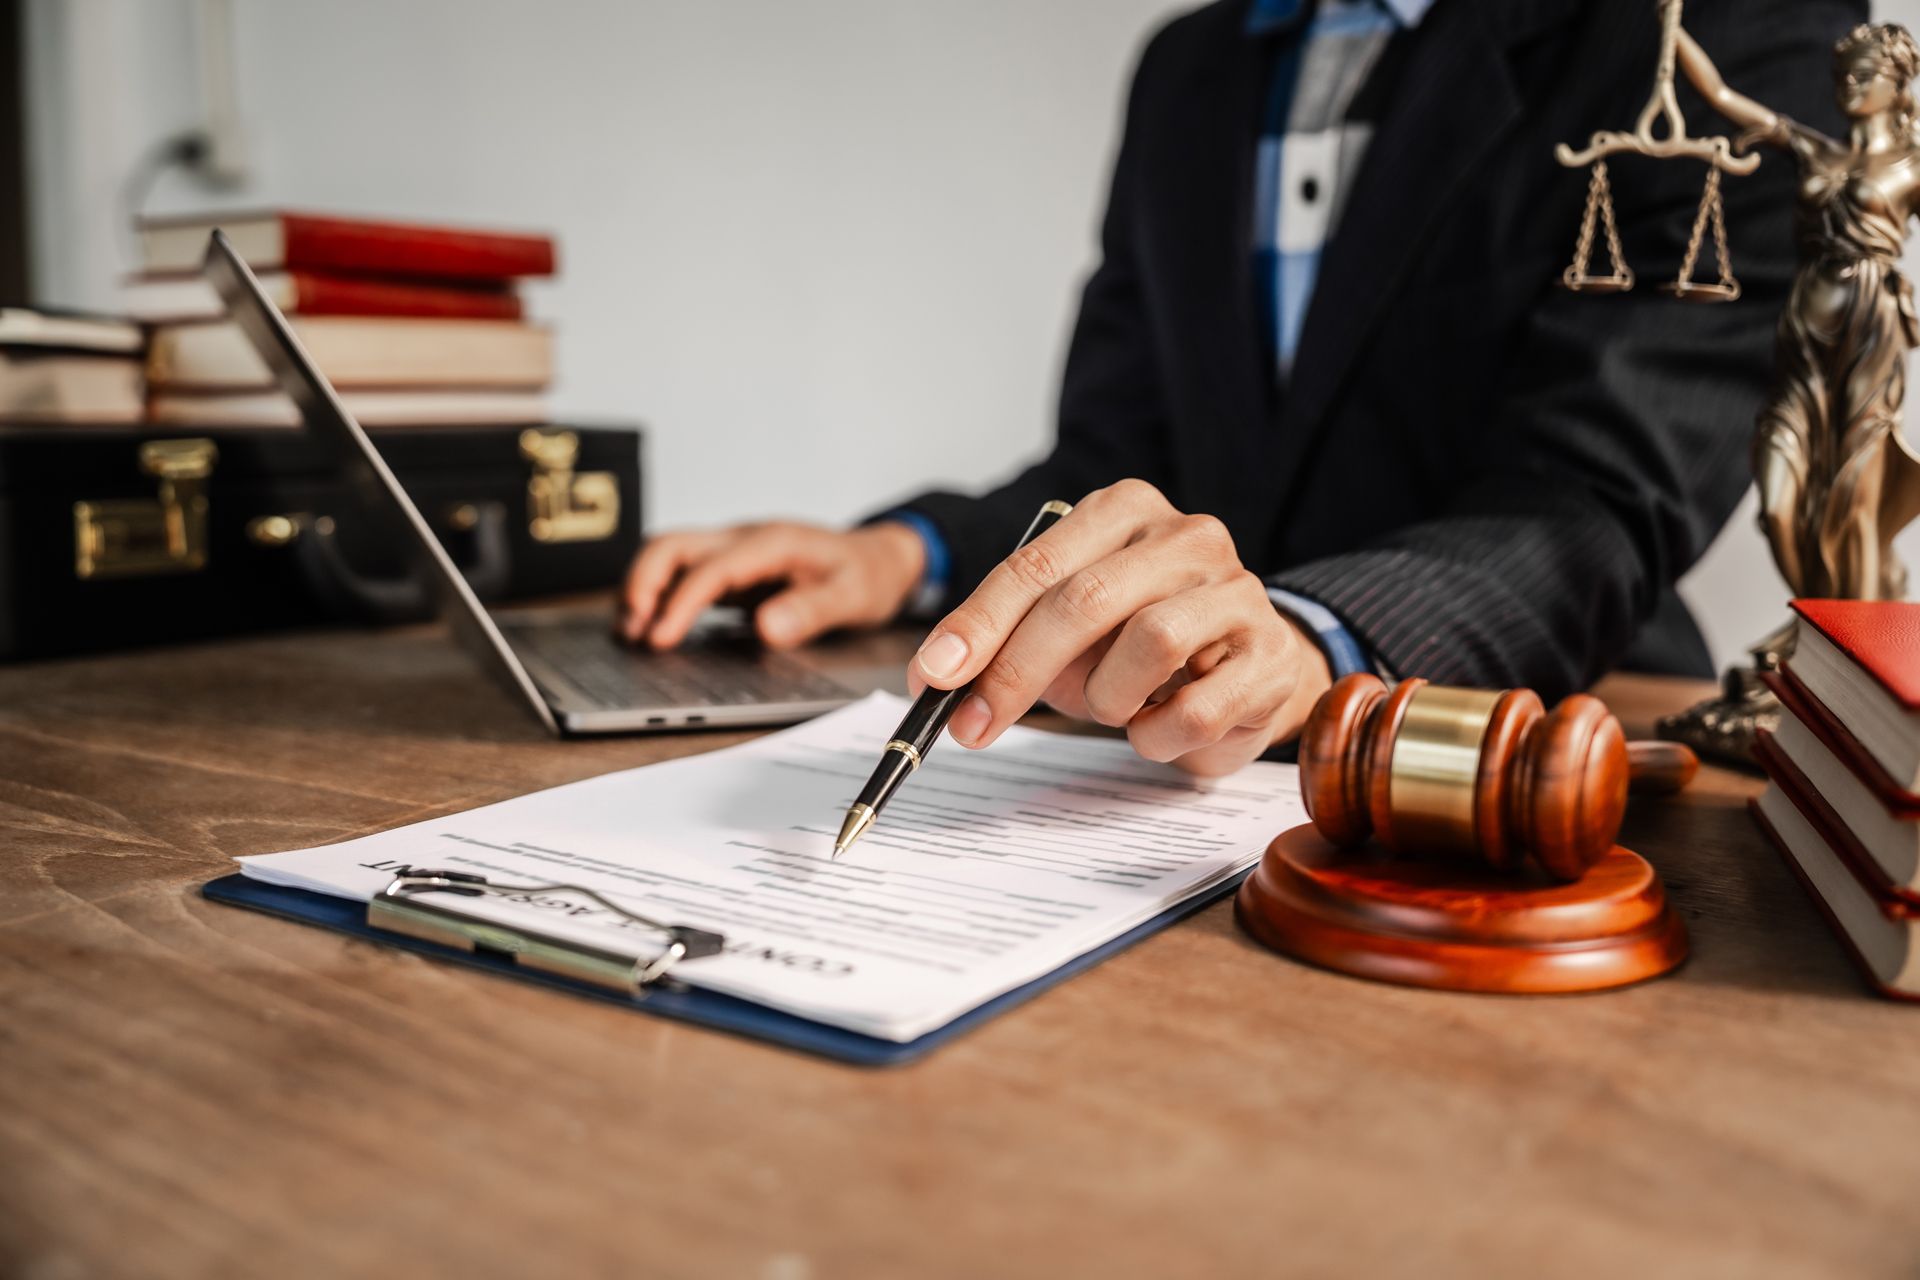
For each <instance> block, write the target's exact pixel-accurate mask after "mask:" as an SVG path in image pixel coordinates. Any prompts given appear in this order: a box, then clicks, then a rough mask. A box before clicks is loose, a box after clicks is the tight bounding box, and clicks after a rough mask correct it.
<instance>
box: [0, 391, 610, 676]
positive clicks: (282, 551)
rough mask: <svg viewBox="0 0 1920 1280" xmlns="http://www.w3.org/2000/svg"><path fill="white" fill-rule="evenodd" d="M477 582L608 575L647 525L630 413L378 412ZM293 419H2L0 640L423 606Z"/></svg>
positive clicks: (385, 433) (420, 501)
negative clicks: (12, 423) (405, 421)
mask: <svg viewBox="0 0 1920 1280" xmlns="http://www.w3.org/2000/svg"><path fill="white" fill-rule="evenodd" d="M373 438H374V443H375V444H376V445H377V446H378V447H379V449H380V453H381V456H382V457H383V458H384V459H385V460H386V462H387V465H388V466H389V467H391V468H392V469H393V472H394V474H395V475H396V476H397V477H398V478H399V480H400V482H401V483H402V484H403V485H404V486H405V487H406V490H407V492H408V493H409V494H410V495H411V496H412V498H413V501H414V504H415V505H416V506H418V507H419V509H420V511H421V514H422V515H424V516H425V517H426V520H427V523H428V524H429V525H430V526H431V527H432V528H433V530H434V532H435V533H436V534H437V535H438V536H439V538H440V540H441V542H442V544H443V545H444V546H445V547H446V548H447V551H448V553H449V554H450V555H452V556H453V559H454V561H455V563H457V564H459V565H460V566H461V567H462V569H463V571H464V572H465V573H466V575H467V579H468V581H469V582H470V583H472V585H473V587H474V589H475V591H476V592H477V593H478V594H479V595H480V597H481V598H482V599H483V600H512V599H516V598H520V597H526V596H533V595H547V594H554V593H560V592H569V591H580V590H586V589H590V588H598V587H608V586H611V585H613V584H614V583H616V582H618V581H619V580H620V577H621V574H622V573H623V572H624V571H625V569H626V566H627V562H628V560H629V559H630V558H631V557H632V555H633V552H634V550H635V548H637V547H638V546H639V543H640V529H641V510H640V492H641V476H640V470H641V435H640V432H639V430H638V429H637V428H631V427H595V428H571V427H570V428H561V427H540V428H528V429H522V428H517V427H482V428H435V429H431V430H417V431H404V430H380V431H376V432H374V433H373ZM371 500H372V499H371V495H369V494H367V493H366V492H365V491H364V490H363V489H361V488H360V487H358V486H356V485H355V484H354V483H353V482H352V481H351V480H350V479H349V473H348V472H347V471H346V470H345V469H344V468H342V467H341V466H340V465H339V463H338V462H337V461H336V458H335V455H334V454H332V453H331V451H330V450H328V449H327V448H326V447H324V446H323V445H322V444H321V443H320V442H318V441H316V440H315V439H314V438H313V437H312V436H311V435H309V434H308V433H307V432H305V431H290V430H286V429H284V428H255V429H226V430H218V431H199V432H195V431H191V430H184V429H175V428H159V427H153V428H126V429H120V428H101V427H71V426H68V427H45V428H40V427H6V428H0V659H19V658H38V657H53V656H59V655H63V654H76V653H85V652H94V651H99V650H103V649H118V648H125V647H129V646H134V645H147V644H161V643H168V642H173V641H180V640H191V639H200V638H204V637H209V636H217V635H227V634H232V633H236V632H243V631H257V630H262V629H267V628H273V627H288V626H313V625H317V624H324V623H332V622H362V623H368V622H372V623H383V622H402V621H410V620H415V619H419V618H424V617H427V616H429V615H430V613H431V609H432V596H431V593H430V591H429V590H428V588H427V587H426V584H425V583H424V582H423V581H422V580H421V578H420V576H419V572H418V566H417V565H416V564H415V563H414V559H415V557H414V556H412V555H410V554H409V551H408V548H407V545H406V543H405V542H404V540H397V539H395V538H393V537H392V536H391V534H390V531H391V528H392V525H391V521H390V520H387V519H382V518H380V517H379V515H378V514H375V513H372V511H371V508H370V506H369V503H370V501H371Z"/></svg>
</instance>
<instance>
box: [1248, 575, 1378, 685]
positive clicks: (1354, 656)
mask: <svg viewBox="0 0 1920 1280" xmlns="http://www.w3.org/2000/svg"><path fill="white" fill-rule="evenodd" d="M1267 599H1269V600H1271V601H1273V607H1274V608H1276V609H1278V610H1279V611H1280V612H1281V613H1284V614H1286V615H1287V617H1288V618H1290V619H1292V620H1293V622H1294V623H1295V625H1297V626H1298V627H1299V628H1300V629H1301V630H1302V631H1305V632H1306V633H1307V634H1308V635H1309V636H1311V637H1313V640H1314V643H1315V644H1317V645H1319V646H1320V652H1321V653H1324V654H1325V655H1326V656H1327V668H1328V670H1329V671H1331V672H1332V674H1333V678H1334V679H1335V680H1338V679H1339V678H1340V677H1341V676H1350V675H1352V674H1353V673H1354V672H1356V671H1373V672H1377V671H1378V667H1377V665H1376V664H1375V662H1374V660H1373V657H1372V655H1370V654H1369V653H1368V652H1367V651H1366V649H1365V648H1363V647H1362V646H1361V644H1360V642H1359V640H1357V639H1355V638H1354V634H1353V632H1351V631H1349V630H1347V624H1346V623H1344V622H1342V621H1340V619H1339V618H1337V617H1335V616H1334V613H1333V610H1331V609H1329V608H1327V606H1325V605H1323V604H1321V603H1320V602H1319V601H1318V600H1314V599H1310V598H1308V597H1307V596H1302V595H1295V594H1294V593H1293V592H1291V591H1285V590H1282V589H1281V588H1279V587H1271V586H1270V587H1268V588H1267Z"/></svg>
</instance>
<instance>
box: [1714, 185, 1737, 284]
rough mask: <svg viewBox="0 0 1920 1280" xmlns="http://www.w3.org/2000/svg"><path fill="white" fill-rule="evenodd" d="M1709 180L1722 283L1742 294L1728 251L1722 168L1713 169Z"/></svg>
mask: <svg viewBox="0 0 1920 1280" xmlns="http://www.w3.org/2000/svg"><path fill="white" fill-rule="evenodd" d="M1711 173H1712V175H1713V176H1712V177H1710V178H1708V179H1707V182H1708V183H1709V184H1710V185H1711V186H1712V187H1713V248H1714V252H1715V253H1717V254H1719V256H1720V283H1721V284H1722V285H1724V286H1725V287H1726V288H1728V289H1730V290H1732V291H1733V295H1734V296H1735V297H1739V296H1740V282H1739V281H1738V280H1735V279H1734V278H1733V256H1732V255H1731V254H1729V253H1728V252H1727V211H1726V205H1725V202H1723V201H1722V200H1721V199H1720V170H1718V169H1713V170H1711Z"/></svg>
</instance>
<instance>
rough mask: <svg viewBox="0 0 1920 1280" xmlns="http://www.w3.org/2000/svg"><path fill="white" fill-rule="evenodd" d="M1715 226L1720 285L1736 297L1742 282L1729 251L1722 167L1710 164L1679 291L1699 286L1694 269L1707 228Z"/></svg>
mask: <svg viewBox="0 0 1920 1280" xmlns="http://www.w3.org/2000/svg"><path fill="white" fill-rule="evenodd" d="M1709 226H1711V227H1712V228H1713V249H1714V253H1715V255H1716V256H1717V258H1718V259H1719V264H1720V287H1721V288H1723V289H1726V290H1729V291H1730V292H1731V293H1732V294H1733V296H1734V297H1738V296H1739V294H1740V282H1739V281H1738V280H1735V279H1734V278H1733V259H1732V256H1731V255H1730V254H1729V253H1728V252H1727V215H1726V209H1725V207H1724V205H1723V203H1722V201H1721V199H1720V170H1718V169H1716V168H1714V167H1713V166H1712V165H1709V166H1707V185H1706V189H1705V190H1703V191H1702V192H1701V193H1700V211H1699V212H1698V213H1696V214H1695V215H1694V217H1693V234H1692V235H1691V236H1690V237H1688V239H1687V255H1686V257H1684V258H1682V259H1681V260H1680V274H1679V275H1677V276H1675V277H1674V278H1673V287H1674V289H1675V290H1676V291H1677V292H1680V293H1686V292H1688V291H1690V290H1692V289H1693V288H1694V287H1695V286H1694V283H1693V269H1694V267H1695V265H1696V264H1698V262H1699V261H1700V246H1701V244H1702V243H1703V242H1704V241H1705V240H1706V235H1707V228H1708V227H1709Z"/></svg>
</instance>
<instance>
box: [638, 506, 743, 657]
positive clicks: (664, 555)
mask: <svg viewBox="0 0 1920 1280" xmlns="http://www.w3.org/2000/svg"><path fill="white" fill-rule="evenodd" d="M723 536H724V535H722V534H719V533H705V532H702V533H664V534H661V535H660V536H658V537H656V538H651V539H649V540H648V542H647V545H646V546H645V547H644V548H642V549H641V551H640V554H639V555H637V556H635V557H634V558H633V565H632V567H631V568H629V569H628V570H627V581H626V585H625V587H624V588H623V590H622V592H621V596H620V604H621V612H620V626H619V630H620V634H621V636H622V637H624V638H625V639H626V640H627V642H628V643H630V644H631V643H637V642H638V641H639V639H640V637H641V636H643V635H645V634H646V631H647V627H648V625H649V624H650V623H651V622H652V621H653V618H654V614H655V612H656V611H657V608H658V606H659V602H660V596H661V593H662V592H664V591H665V590H666V589H667V584H668V583H670V582H672V581H673V578H674V575H675V574H677V573H679V572H680V570H681V569H682V568H684V567H685V566H687V565H688V564H691V563H693V562H694V561H696V560H699V559H701V558H702V557H704V556H706V555H709V554H711V553H712V551H713V550H714V548H716V547H718V546H719V545H720V543H721V541H722V540H723Z"/></svg>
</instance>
